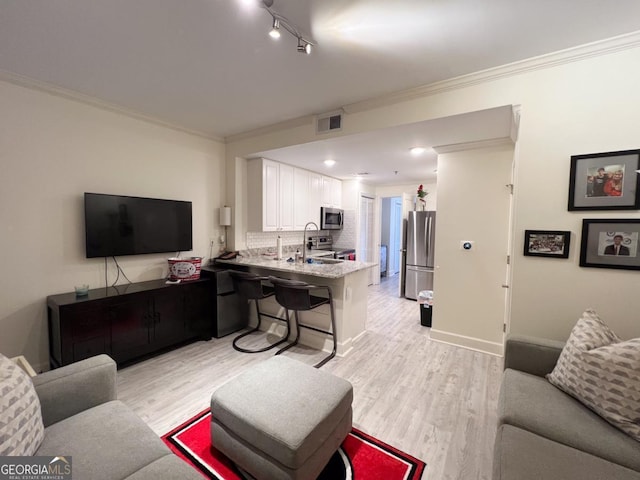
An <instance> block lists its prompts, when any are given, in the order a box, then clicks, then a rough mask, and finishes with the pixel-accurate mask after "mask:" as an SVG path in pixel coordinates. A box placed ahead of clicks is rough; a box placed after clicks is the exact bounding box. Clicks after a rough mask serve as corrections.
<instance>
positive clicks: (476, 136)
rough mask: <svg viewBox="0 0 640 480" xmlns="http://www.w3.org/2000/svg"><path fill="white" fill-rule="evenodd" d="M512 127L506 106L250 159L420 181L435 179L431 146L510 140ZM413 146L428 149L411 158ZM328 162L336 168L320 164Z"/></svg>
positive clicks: (391, 181)
mask: <svg viewBox="0 0 640 480" xmlns="http://www.w3.org/2000/svg"><path fill="white" fill-rule="evenodd" d="M512 124H513V110H512V108H511V106H510V105H509V106H504V107H497V108H491V109H488V110H482V111H478V112H473V113H468V114H463V115H453V116H450V117H445V118H440V119H437V120H427V121H424V122H417V123H412V124H408V125H401V126H399V127H393V128H385V129H383V130H373V131H370V132H366V133H360V134H356V135H347V136H343V137H334V138H330V139H326V140H320V141H317V142H311V143H305V144H302V145H294V146H291V147H285V148H279V149H275V150H267V151H263V152H257V153H256V154H254V155H251V157H265V158H269V159H272V160H278V161H280V162H284V163H288V164H290V165H295V166H298V167H302V168H306V169H309V170H313V171H316V172H322V173H324V174H326V175H329V176H332V177H336V178H340V179H342V180H353V179H355V178H361V179H362V180H363V181H365V182H367V183H370V184H372V185H400V184H406V183H415V182H418V183H420V182H427V181H435V178H436V174H435V170H436V168H437V163H436V160H437V154H436V153H435V151H433V149H432V148H431V147H434V146H443V145H455V144H458V143H465V142H480V141H483V140H493V139H504V138H508V137H509V136H510V134H511V128H512ZM416 146H422V147H426V148H427V150H426V151H425V152H424V153H423V154H421V155H418V156H414V155H412V154H411V153H410V151H409V150H410V148H411V147H416ZM327 159H331V160H334V161H335V162H336V163H335V165H333V166H332V167H327V166H326V165H324V161H325V160H327ZM356 174H360V175H356ZM416 185H417V183H416Z"/></svg>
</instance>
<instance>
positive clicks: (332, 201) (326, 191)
mask: <svg viewBox="0 0 640 480" xmlns="http://www.w3.org/2000/svg"><path fill="white" fill-rule="evenodd" d="M321 202H322V206H323V207H336V208H340V207H341V206H342V182H341V181H340V180H338V179H337V178H331V177H325V176H322V200H321Z"/></svg>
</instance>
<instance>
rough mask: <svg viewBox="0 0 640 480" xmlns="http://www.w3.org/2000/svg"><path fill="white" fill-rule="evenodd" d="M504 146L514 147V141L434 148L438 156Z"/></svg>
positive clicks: (501, 139)
mask: <svg viewBox="0 0 640 480" xmlns="http://www.w3.org/2000/svg"><path fill="white" fill-rule="evenodd" d="M502 145H513V139H512V138H511V137H510V136H509V137H500V138H489V139H487V140H478V141H476V142H465V143H452V144H450V145H437V146H435V147H432V148H433V149H434V150H435V152H436V153H437V154H438V155H442V154H443V153H453V152H463V151H465V150H477V149H479V148H491V147H498V146H502Z"/></svg>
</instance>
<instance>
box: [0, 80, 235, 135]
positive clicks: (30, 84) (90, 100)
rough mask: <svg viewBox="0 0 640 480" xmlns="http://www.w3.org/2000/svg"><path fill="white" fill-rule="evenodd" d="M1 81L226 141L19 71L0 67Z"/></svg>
mask: <svg viewBox="0 0 640 480" xmlns="http://www.w3.org/2000/svg"><path fill="white" fill-rule="evenodd" d="M0 81H4V82H7V83H12V84H14V85H18V86H19V87H25V88H29V89H32V90H39V91H41V92H45V93H49V94H51V95H54V96H56V97H62V98H66V99H67V100H74V101H76V102H80V103H84V104H86V105H91V106H92V107H96V108H99V109H101V110H107V111H110V112H114V113H119V114H121V115H125V116H127V117H131V118H135V119H136V120H142V121H144V122H147V123H152V124H154V125H157V126H160V127H164V128H170V129H171V130H176V131H178V132H182V133H188V134H189V135H195V136H197V137H202V138H205V139H207V140H214V141H217V142H220V143H224V138H223V137H218V136H214V135H210V134H208V133H206V132H202V131H200V130H192V129H189V128H185V127H181V126H179V125H175V124H173V123H169V122H165V121H164V120H160V119H159V118H156V117H152V116H149V115H144V114H142V113H138V112H136V111H134V110H130V109H127V108H124V107H121V106H119V105H116V104H114V103H109V102H107V101H104V100H101V99H99V98H97V97H92V96H90V95H85V94H84V93H79V92H75V91H73V90H68V89H66V88H62V87H59V86H57V85H53V84H51V83H47V82H42V81H40V80H35V79H33V78H30V77H26V76H24V75H20V74H17V73H13V72H9V71H7V70H2V69H0Z"/></svg>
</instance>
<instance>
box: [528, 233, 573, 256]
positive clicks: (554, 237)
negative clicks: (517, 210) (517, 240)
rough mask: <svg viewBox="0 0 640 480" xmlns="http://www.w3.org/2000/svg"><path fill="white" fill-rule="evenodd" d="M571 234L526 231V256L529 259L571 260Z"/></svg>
mask: <svg viewBox="0 0 640 480" xmlns="http://www.w3.org/2000/svg"><path fill="white" fill-rule="evenodd" d="M570 242H571V232H567V231H563V230H525V231H524V254H525V255H526V256H529V257H549V258H569V244H570Z"/></svg>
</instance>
